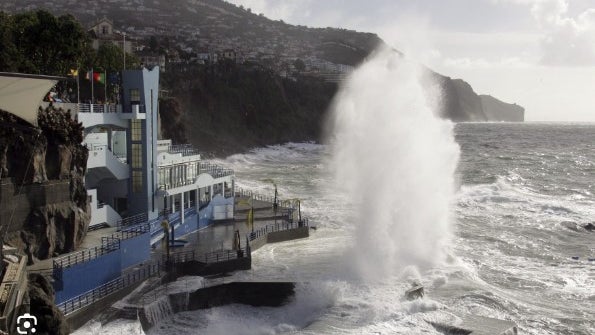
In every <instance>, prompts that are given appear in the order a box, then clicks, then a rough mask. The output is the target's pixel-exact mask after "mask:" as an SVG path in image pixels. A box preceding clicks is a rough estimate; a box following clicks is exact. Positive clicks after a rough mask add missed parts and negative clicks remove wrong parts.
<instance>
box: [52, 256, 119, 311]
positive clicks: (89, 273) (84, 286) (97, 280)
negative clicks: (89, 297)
mask: <svg viewBox="0 0 595 335" xmlns="http://www.w3.org/2000/svg"><path fill="white" fill-rule="evenodd" d="M121 264H122V262H121V257H120V250H116V251H113V252H110V253H108V254H105V255H103V256H101V257H99V258H95V259H92V260H90V261H88V262H84V263H79V264H76V265H74V266H72V267H68V268H63V269H61V271H62V275H61V276H62V281H61V282H58V281H56V282H54V285H55V286H54V289H55V290H56V300H55V302H56V303H57V304H59V303H61V302H64V301H66V300H68V299H71V298H73V297H76V296H77V295H80V294H82V293H85V292H87V291H90V290H92V289H94V288H96V287H98V286H101V285H103V284H105V283H107V282H109V281H110V280H113V279H116V278H118V277H119V276H120V273H121V268H122V266H121ZM54 271H56V270H55V269H54Z"/></svg>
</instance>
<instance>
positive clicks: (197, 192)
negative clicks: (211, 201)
mask: <svg viewBox="0 0 595 335" xmlns="http://www.w3.org/2000/svg"><path fill="white" fill-rule="evenodd" d="M194 195H195V197H194V207H196V211H197V212H198V208H199V206H200V188H198V186H197V187H196V193H195V194H194Z"/></svg>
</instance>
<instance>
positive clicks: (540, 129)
mask: <svg viewBox="0 0 595 335" xmlns="http://www.w3.org/2000/svg"><path fill="white" fill-rule="evenodd" d="M454 130H455V135H456V141H457V143H458V144H459V145H460V147H461V157H460V162H459V165H458V169H457V179H458V180H460V187H459V188H458V189H457V191H456V203H455V207H454V210H455V216H454V221H453V223H454V227H453V240H452V244H451V249H450V251H449V253H450V255H451V257H450V261H447V262H445V263H443V264H442V265H438V266H435V267H433V268H429V269H427V270H425V271H423V272H422V273H420V278H421V282H422V284H423V285H424V286H425V287H426V296H425V297H424V299H423V300H418V301H415V302H408V301H405V300H404V299H403V298H402V295H403V293H404V292H405V290H406V289H408V288H409V282H408V281H407V280H398V279H394V278H386V279H385V280H384V282H383V281H380V282H376V283H371V284H370V283H362V282H361V281H359V280H355V279H349V276H348V275H349V273H350V272H349V271H346V267H348V264H347V265H346V261H345V258H344V255H345V254H348V252H347V251H348V250H350V248H351V246H352V245H353V238H354V237H353V235H354V234H355V231H356V229H355V227H354V226H353V224H352V223H351V222H350V221H349V218H351V217H353V216H354V215H355V209H354V208H355V207H354V206H353V205H352V204H350V203H349V200H348V198H347V197H346V196H345V195H344V194H342V193H340V192H338V190H337V189H336V185H334V183H332V182H331V180H332V179H333V177H332V175H333V174H332V171H329V170H328V169H327V162H328V160H329V159H330V158H331V157H332V152H331V150H330V148H329V147H328V146H324V145H318V144H310V143H305V144H304V143H299V144H298V143H290V144H286V145H282V146H272V147H267V148H261V149H255V150H253V151H251V152H248V153H245V154H240V155H234V156H231V157H228V158H227V159H225V160H222V161H221V163H223V164H225V165H226V166H227V167H230V168H233V169H235V171H236V175H237V180H238V182H239V183H240V186H242V187H246V188H251V189H255V190H257V191H259V192H260V193H265V194H267V193H270V194H272V192H274V189H273V187H272V185H271V184H270V182H269V181H268V179H271V178H272V179H274V180H275V181H276V182H277V184H278V189H279V194H280V197H281V198H300V199H302V210H303V214H304V216H307V217H308V218H309V219H310V223H311V225H314V226H316V227H317V229H316V230H315V231H314V230H312V231H311V236H310V238H308V239H304V240H297V241H292V242H285V243H280V244H271V245H266V246H264V247H263V248H261V249H259V250H258V251H256V252H255V253H254V254H253V259H252V261H253V269H252V270H250V271H245V272H239V273H237V274H236V275H235V276H236V277H237V279H238V280H242V279H254V280H261V279H262V280H276V279H277V280H295V281H298V282H301V283H303V284H301V285H299V286H298V290H297V295H296V297H295V299H294V301H293V302H291V303H290V304H289V305H287V306H284V307H281V308H253V307H248V306H241V305H232V306H225V307H218V308H214V309H211V310H203V311H194V312H185V313H180V314H176V315H174V317H173V318H172V319H171V320H169V321H165V322H164V323H163V324H162V325H161V326H160V327H157V328H155V329H153V330H151V331H149V334H283V333H286V332H290V331H293V330H297V331H298V333H302V334H343V333H346V334H370V333H372V334H373V333H377V334H420V333H423V334H437V333H436V332H435V331H434V330H433V328H432V327H431V326H430V325H429V324H428V321H432V320H446V321H452V322H453V323H455V322H457V318H458V315H459V314H462V313H472V314H477V315H483V316H488V317H498V318H501V319H507V320H512V321H515V322H516V323H517V324H518V325H519V327H520V330H519V331H520V333H521V334H535V335H538V334H546V335H548V334H551V335H554V334H556V335H557V334H568V335H570V334H582V335H587V334H594V333H595V323H594V321H593V320H595V312H594V311H595V264H593V262H589V261H588V258H589V257H591V258H592V257H595V233H590V232H587V231H586V230H584V229H582V228H581V227H580V226H581V225H582V224H585V223H587V222H590V221H593V218H595V195H594V194H595V183H594V182H593V181H594V180H595V125H590V124H542V123H524V124H505V123H485V124H479V123H478V124H473V123H469V124H458V125H456V126H455V129H454ZM575 256H578V257H579V259H578V260H574V259H572V257H575ZM345 278H348V279H345ZM122 322H123V321H122ZM122 322H120V323H115V324H113V325H111V324H110V325H107V327H105V328H103V329H102V330H101V332H98V333H101V334H120V333H121V332H122V329H124V328H128V327H132V328H134V327H133V325H127V324H122ZM134 329H136V328H134Z"/></svg>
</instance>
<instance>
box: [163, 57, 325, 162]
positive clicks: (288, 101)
mask: <svg viewBox="0 0 595 335" xmlns="http://www.w3.org/2000/svg"><path fill="white" fill-rule="evenodd" d="M162 83H163V84H164V85H165V86H166V87H168V89H169V90H170V91H171V92H175V98H171V99H167V100H174V101H176V102H175V103H173V102H171V101H169V102H168V101H167V100H165V99H163V100H162V101H161V102H160V108H161V109H160V115H161V120H162V123H161V130H162V133H163V134H164V136H165V137H168V136H171V137H172V138H174V139H178V140H184V138H183V136H182V135H179V134H177V135H175V136H172V135H174V133H175V132H178V133H180V132H183V131H184V128H185V129H186V132H185V137H187V139H188V140H189V141H190V143H192V144H193V145H195V146H196V147H197V148H199V150H201V151H207V152H211V153H215V154H217V155H228V154H232V153H236V152H242V151H244V150H247V149H250V148H252V147H259V146H265V145H269V144H277V143H285V142H289V141H314V140H318V139H320V138H321V133H322V125H323V123H324V115H325V111H326V109H327V107H328V106H329V105H330V103H331V100H332V98H333V96H334V95H335V93H336V91H337V85H336V84H332V83H326V82H324V81H323V80H321V79H319V78H311V77H301V78H299V79H298V80H296V81H293V80H290V79H286V78H282V77H279V76H278V75H276V74H274V73H273V72H271V71H268V70H265V69H261V68H258V66H256V65H255V67H252V66H240V65H237V64H234V63H231V62H230V63H220V64H217V65H212V66H205V67H199V68H196V69H194V70H192V71H188V72H181V73H176V72H175V71H168V72H167V73H165V75H164V76H163V78H162ZM179 109H181V111H180V110H179ZM180 115H181V116H180Z"/></svg>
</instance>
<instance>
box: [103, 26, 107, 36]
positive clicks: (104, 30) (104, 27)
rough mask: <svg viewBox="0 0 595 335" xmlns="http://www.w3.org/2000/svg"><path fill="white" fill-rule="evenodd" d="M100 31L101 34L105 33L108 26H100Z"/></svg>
mask: <svg viewBox="0 0 595 335" xmlns="http://www.w3.org/2000/svg"><path fill="white" fill-rule="evenodd" d="M101 32H102V33H103V35H107V33H108V27H107V26H101Z"/></svg>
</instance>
